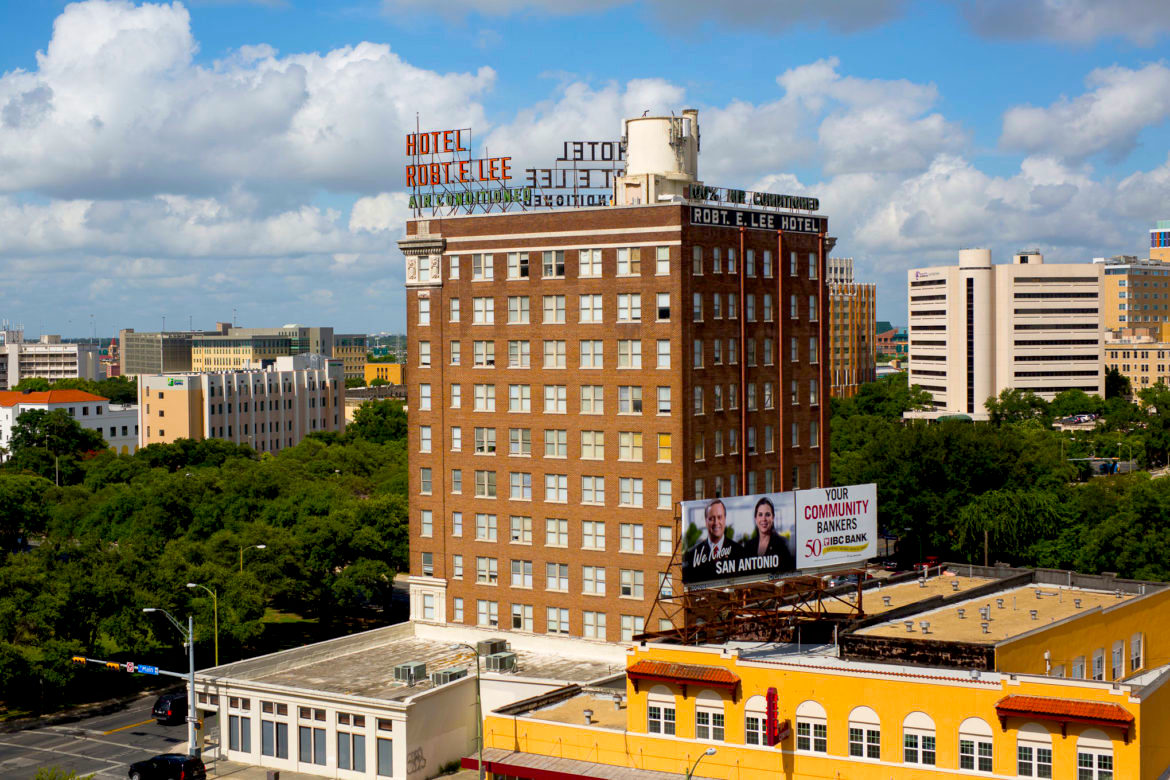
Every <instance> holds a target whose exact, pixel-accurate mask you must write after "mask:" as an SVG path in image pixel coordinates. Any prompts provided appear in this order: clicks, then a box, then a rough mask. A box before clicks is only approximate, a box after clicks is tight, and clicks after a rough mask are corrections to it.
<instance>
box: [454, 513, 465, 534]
mask: <svg viewBox="0 0 1170 780" xmlns="http://www.w3.org/2000/svg"><path fill="white" fill-rule="evenodd" d="M451 535H452V536H463V513H462V512H452V513H451Z"/></svg>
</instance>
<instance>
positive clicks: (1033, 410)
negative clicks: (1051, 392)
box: [983, 387, 1048, 426]
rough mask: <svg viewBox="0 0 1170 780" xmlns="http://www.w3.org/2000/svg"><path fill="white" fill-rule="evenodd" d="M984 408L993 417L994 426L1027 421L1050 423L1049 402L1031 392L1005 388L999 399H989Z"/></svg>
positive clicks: (993, 397) (992, 397)
mask: <svg viewBox="0 0 1170 780" xmlns="http://www.w3.org/2000/svg"><path fill="white" fill-rule="evenodd" d="M983 406H984V407H985V408H986V409H987V413H988V414H989V415H990V416H991V424H992V425H997V426H998V425H1007V424H1011V423H1019V422H1024V421H1026V420H1040V421H1043V422H1045V423H1047V421H1048V402H1047V401H1045V400H1044V399H1043V398H1041V397H1040V396H1038V395H1036V394H1035V393H1033V392H1032V391H1031V390H1018V389H1016V388H1014V387H1005V388H1004V389H1003V390H1002V391H1000V394H999V397H998V398H996V397H995V396H991V397H989V398H988V399H987V400H986V401H985V402H984V403H983Z"/></svg>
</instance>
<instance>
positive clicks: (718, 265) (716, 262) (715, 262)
mask: <svg viewBox="0 0 1170 780" xmlns="http://www.w3.org/2000/svg"><path fill="white" fill-rule="evenodd" d="M711 269H712V270H713V271H714V272H715V273H717V274H721V273H723V250H722V249H720V248H719V247H714V248H712V249H711Z"/></svg>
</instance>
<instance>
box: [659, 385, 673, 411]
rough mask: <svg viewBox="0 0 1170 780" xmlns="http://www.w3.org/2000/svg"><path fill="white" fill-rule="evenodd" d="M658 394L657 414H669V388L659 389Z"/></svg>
mask: <svg viewBox="0 0 1170 780" xmlns="http://www.w3.org/2000/svg"><path fill="white" fill-rule="evenodd" d="M657 393H658V413H659V414H670V388H669V387H659V388H658V389H657Z"/></svg>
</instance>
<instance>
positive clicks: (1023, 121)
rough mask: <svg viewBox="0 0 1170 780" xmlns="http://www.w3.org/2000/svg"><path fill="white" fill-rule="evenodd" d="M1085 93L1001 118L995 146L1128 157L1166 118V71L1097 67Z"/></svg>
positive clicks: (1157, 66)
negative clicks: (1140, 137) (1143, 136)
mask: <svg viewBox="0 0 1170 780" xmlns="http://www.w3.org/2000/svg"><path fill="white" fill-rule="evenodd" d="M1085 85H1086V86H1087V87H1088V88H1089V90H1090V91H1088V92H1086V93H1085V94H1083V95H1080V96H1079V97H1076V98H1074V99H1072V100H1070V99H1068V98H1061V99H1060V100H1058V101H1056V102H1055V103H1053V104H1051V105H1050V106H1048V107H1047V108H1037V107H1035V106H1018V107H1016V108H1012V109H1010V110H1009V111H1007V113H1005V114H1004V119H1003V135H1002V136H1001V138H1000V142H1001V144H1002V145H1003V146H1005V147H1006V148H1009V149H1018V150H1022V151H1025V152H1032V153H1035V152H1042V153H1050V154H1059V155H1062V156H1065V157H1068V158H1072V159H1080V158H1084V157H1087V156H1089V155H1092V154H1095V153H1097V152H1105V153H1107V154H1110V155H1112V156H1113V157H1115V158H1118V157H1121V156H1123V155H1124V154H1125V153H1127V152H1129V151H1130V150H1131V149H1132V148H1133V147H1134V146H1135V145H1136V144H1137V138H1138V134H1139V133H1141V131H1142V130H1143V129H1145V128H1146V127H1149V126H1151V125H1156V124H1160V123H1162V122H1164V121H1165V120H1166V118H1167V117H1168V116H1170V68H1167V67H1166V66H1165V65H1162V64H1161V63H1154V64H1151V65H1147V66H1146V67H1144V68H1141V69H1140V70H1131V69H1129V68H1123V67H1120V66H1113V67H1109V68H1099V69H1097V70H1094V71H1092V72H1091V73H1090V74H1089V75H1088V77H1087V78H1086V79H1085Z"/></svg>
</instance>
